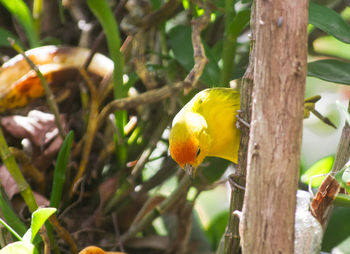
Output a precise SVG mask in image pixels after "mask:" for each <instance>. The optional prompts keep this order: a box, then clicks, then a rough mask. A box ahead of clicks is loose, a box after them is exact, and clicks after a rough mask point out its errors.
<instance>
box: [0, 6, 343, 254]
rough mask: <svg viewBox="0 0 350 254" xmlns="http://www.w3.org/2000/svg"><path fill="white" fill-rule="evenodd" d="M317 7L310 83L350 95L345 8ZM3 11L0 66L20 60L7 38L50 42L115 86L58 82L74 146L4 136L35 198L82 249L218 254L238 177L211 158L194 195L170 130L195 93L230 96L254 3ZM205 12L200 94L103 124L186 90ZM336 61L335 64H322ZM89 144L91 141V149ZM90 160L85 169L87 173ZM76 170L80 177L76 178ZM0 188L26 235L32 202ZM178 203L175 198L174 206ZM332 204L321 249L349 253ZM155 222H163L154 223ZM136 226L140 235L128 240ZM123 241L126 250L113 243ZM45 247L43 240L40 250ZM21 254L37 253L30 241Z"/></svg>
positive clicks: (63, 247) (324, 163)
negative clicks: (75, 51)
mask: <svg viewBox="0 0 350 254" xmlns="http://www.w3.org/2000/svg"><path fill="white" fill-rule="evenodd" d="M319 2H320V1H318V3H314V2H310V8H309V23H310V25H309V45H308V46H309V59H310V63H309V64H308V75H309V76H311V77H316V78H318V79H322V80H327V81H330V82H334V83H338V84H345V85H350V72H349V69H350V67H349V66H350V65H349V63H348V60H349V55H348V50H349V47H350V46H349V45H348V44H349V43H350V26H349V24H348V23H349V19H350V15H349V13H350V11H349V9H350V8H349V7H347V6H346V4H345V3H344V2H343V1H336V3H335V4H334V5H332V6H326V5H319ZM0 4H1V5H0V13H1V18H0V25H1V28H0V47H1V48H0V50H1V55H0V57H1V58H2V61H6V60H7V59H8V58H10V57H13V56H14V55H15V52H14V51H13V49H11V47H10V44H9V42H8V40H7V38H8V37H10V38H13V39H14V40H15V41H16V42H17V43H18V44H20V45H23V47H24V48H28V49H32V48H35V47H37V46H40V45H48V44H50V43H55V44H57V45H68V46H74V47H83V48H89V49H92V50H93V51H98V52H101V53H103V54H105V55H107V56H109V58H111V59H112V61H113V62H114V73H113V77H112V78H110V77H109V79H108V77H105V76H103V77H98V75H97V74H98V73H91V72H88V75H87V76H84V75H83V74H82V75H79V73H81V72H79V70H75V71H72V70H70V71H72V72H73V74H72V73H70V72H68V74H69V75H68V74H67V73H65V75H64V79H60V82H59V85H58V87H59V88H61V89H58V88H57V86H56V87H54V88H55V89H54V91H55V93H56V95H57V98H58V105H59V109H60V112H61V113H62V115H63V116H62V117H63V118H64V123H65V128H66V130H71V131H74V136H73V134H72V132H70V134H68V135H67V137H66V139H65V141H64V142H63V141H62V140H61V141H57V142H58V145H56V146H50V144H51V145H52V144H53V143H55V142H56V141H55V142H54V141H50V142H51V143H50V142H49V144H46V143H44V142H43V143H41V145H39V146H35V145H33V144H31V145H29V146H26V145H25V144H26V142H28V141H27V140H28V138H27V137H23V136H19V137H18V136H14V135H13V134H12V133H10V131H7V132H6V133H5V134H6V140H7V142H8V143H9V145H10V146H11V147H16V148H18V149H20V150H23V151H24V152H25V153H27V154H28V157H29V158H30V159H29V161H30V162H29V165H30V166H33V167H34V168H36V169H38V171H39V173H40V174H39V175H43V176H44V179H45V181H44V183H43V184H42V185H43V186H44V187H43V188H39V187H38V186H39V184H37V183H38V181H37V180H38V179H36V177H33V175H30V177H28V174H27V175H26V174H25V172H24V173H23V174H24V175H25V177H26V178H28V182H29V184H30V187H31V189H32V190H33V192H34V193H35V196H36V198H37V199H39V198H38V196H40V198H41V201H42V203H44V204H48V203H50V201H51V206H53V207H56V208H57V209H58V216H59V217H58V218H59V221H60V223H61V224H62V226H63V227H65V228H66V229H67V230H68V232H71V235H72V236H73V238H74V240H75V241H76V243H77V244H78V248H79V249H82V248H83V247H85V246H87V245H92V244H93V245H97V246H103V247H106V248H104V249H116V248H119V249H120V250H122V251H123V250H125V251H126V252H128V253H165V252H166V251H167V252H169V253H179V252H183V253H204V252H205V253H214V252H215V250H216V249H217V247H218V244H219V241H220V239H221V237H222V235H223V233H224V231H225V227H226V224H227V220H228V216H229V212H228V205H227V203H226V204H224V202H223V201H222V200H223V199H226V198H227V191H226V190H225V188H223V185H224V183H225V182H226V181H225V179H226V178H227V177H226V175H227V174H229V173H230V172H231V171H229V170H227V168H231V167H229V165H230V163H229V162H228V161H225V160H221V159H217V158H208V159H206V160H205V161H204V163H203V164H202V165H201V166H200V170H199V172H198V175H197V178H196V179H195V180H194V181H193V182H191V184H192V186H191V188H188V185H187V182H186V181H187V180H186V176H184V173H183V172H182V171H181V170H180V169H179V168H178V166H177V165H176V164H175V163H174V162H173V161H172V160H171V159H170V158H169V155H168V142H167V138H168V136H167V135H168V130H169V129H168V126H170V122H171V119H172V117H173V116H174V114H175V113H176V112H177V111H178V110H179V109H180V108H181V107H182V106H183V105H184V104H185V103H186V101H188V100H189V99H190V98H191V97H192V96H193V95H194V94H195V93H196V92H198V91H199V90H202V89H204V88H207V87H216V86H228V85H229V81H230V80H232V79H238V78H241V77H242V76H243V74H244V72H245V69H246V67H247V64H248V59H249V52H250V38H249V33H250V28H249V22H250V8H251V1H250V0H237V1H234V0H226V1H224V0H213V1H206V2H199V3H198V2H197V1H189V0H183V1H177V0H167V1H165V0H150V1H147V0H127V1H123V0H122V1H115V0H109V1H107V0H89V1H87V2H85V1H22V0H11V1H7V0H0ZM206 13H208V14H209V15H210V22H209V24H208V25H207V27H206V28H205V29H204V31H203V32H202V33H201V43H202V44H203V47H204V50H205V55H206V57H207V59H208V63H207V64H206V67H205V69H204V71H203V73H202V75H201V77H200V82H199V84H198V85H197V87H195V89H194V90H193V91H191V92H190V93H189V94H188V95H183V93H182V92H180V93H175V92H174V93H173V94H172V96H168V97H167V98H162V100H160V99H159V101H158V102H157V103H148V102H147V101H145V102H142V103H139V104H135V105H132V106H131V107H128V108H127V107H125V108H121V109H120V110H117V111H115V114H110V115H109V118H108V119H100V118H99V116H100V115H101V112H102V111H103V110H104V109H105V108H106V105H108V104H109V103H110V102H111V101H113V100H114V99H122V98H125V97H130V98H132V97H135V96H137V95H138V94H142V93H145V92H152V91H153V90H155V91H157V90H156V89H161V88H166V87H168V86H170V85H173V84H175V83H178V82H182V81H183V80H184V79H185V77H186V76H187V75H188V73H189V72H190V71H191V70H192V68H193V66H194V64H195V57H194V50H193V45H192V39H193V38H192V37H193V25H192V24H193V23H192V22H191V21H192V20H194V19H198V18H200V17H202V16H203V15H205V14H206ZM191 25H192V26H191ZM104 33H105V35H104ZM340 45H341V47H340ZM329 56H331V57H332V59H324V58H328V57H329ZM83 67H84V66H81V68H83ZM99 67H100V68H103V67H105V66H103V64H102V66H99ZM89 68H90V67H89ZM68 69H69V68H68ZM0 75H1V74H0ZM55 75H56V74H55ZM48 77H49V76H47V78H48ZM68 77H70V78H68ZM20 78H22V77H19V79H20ZM109 83H110V84H112V83H113V84H112V85H109V86H108V84H109ZM320 84H321V85H322V83H320ZM0 88H1V84H0ZM1 91H2V90H1V89H0V92H1ZM112 91H113V92H112ZM1 97H2V94H0V99H1ZM34 108H35V109H40V110H43V111H47V110H48V109H47V108H45V106H43V100H41V99H38V100H37V101H36V102H34V103H32V104H30V105H28V106H27V107H26V108H24V109H18V110H14V111H9V112H7V113H6V115H5V114H3V115H1V116H0V127H2V128H5V127H4V125H5V124H4V121H1V120H2V119H5V116H11V115H26V114H27V112H28V111H29V110H31V109H34ZM89 119H90V120H89ZM89 121H90V122H89ZM92 122H94V123H95V124H91V123H92ZM39 132H41V131H37V135H39ZM51 134H52V133H51ZM52 135H54V134H52ZM87 141H91V142H90V145H91V146H90V147H88V145H86V144H87V143H89V142H87ZM59 142H61V143H62V142H63V144H62V145H61V143H59ZM61 146H62V147H61ZM53 147H55V149H54V148H53ZM57 147H58V148H57ZM59 147H61V149H59ZM6 151H7V150H6ZM50 152H51V153H50ZM47 154H49V155H47ZM84 154H85V155H84ZM44 155H45V156H44ZM84 156H85V157H84ZM16 159H18V158H16ZM85 159H87V160H86V161H85V162H86V165H85V166H86V167H82V166H81V165H82V161H84V160H85ZM18 161H19V160H18ZM333 161H334V156H333V155H332V156H327V157H326V158H323V159H320V160H319V161H317V162H316V163H314V164H313V165H312V166H311V167H307V166H306V165H305V164H304V163H303V167H302V172H301V182H302V183H306V184H307V183H308V182H309V180H310V178H311V176H313V175H318V174H323V173H328V172H329V171H330V170H331V167H332V164H333ZM4 162H5V160H3V161H2V164H4ZM19 164H20V166H21V167H22V170H23V169H24V168H25V165H27V164H25V163H23V160H22V161H19ZM79 165H80V166H81V167H80V168H83V170H82V171H81V172H82V173H83V175H82V177H81V178H80V177H79V178H78V179H76V180H74V179H75V177H76V174H77V172H78V169H79ZM33 167H31V169H32V168H33ZM23 171H24V170H23ZM34 171H35V170H34ZM79 171H80V169H79ZM35 172H36V171H35ZM342 173H344V172H342ZM341 177H343V178H344V177H346V175H345V173H344V174H342V175H341ZM343 178H342V179H343ZM0 180H1V179H0ZM321 180H322V178H315V179H313V180H312V187H317V186H319V184H320V182H321ZM343 181H344V183H347V182H348V181H347V180H344V179H343ZM51 184H52V187H51ZM1 185H2V188H1V192H0V193H1V195H0V210H1V211H0V215H1V217H2V218H4V219H5V220H6V222H7V223H8V224H9V225H10V226H11V227H12V228H13V229H14V231H16V232H18V234H20V235H22V234H23V233H24V231H25V229H26V228H27V226H29V224H28V221H29V219H30V218H29V217H30V215H28V212H27V211H26V212H25V213H23V210H24V208H23V207H25V204H23V202H21V199H20V198H19V196H18V195H16V194H17V193H16V194H15V195H13V196H10V195H9V184H7V185H6V182H2V181H1ZM179 186H180V187H181V186H183V189H181V188H179ZM282 187H283V186H282ZM176 191H179V194H178V195H176V193H174V192H176ZM181 191H182V192H181ZM186 192H187V195H186V194H185V193H186ZM207 193H211V194H207ZM171 198H176V199H175V202H174V200H171ZM49 200H50V201H49ZM45 202H46V203H45ZM219 204H220V205H219ZM335 204H336V205H337V204H339V205H341V206H344V207H341V208H340V207H336V209H335V210H334V212H333V214H332V217H331V220H330V222H329V225H328V228H327V231H326V234H325V237H324V241H323V249H324V250H325V251H330V250H331V249H333V248H338V249H341V250H346V249H349V245H350V244H349V240H348V239H349V238H348V237H349V235H350V232H349V229H350V225H348V223H347V221H350V220H348V217H349V208H346V206H348V205H349V199H348V197H347V196H342V197H341V196H340V197H339V199H336V202H335ZM160 208H164V209H163V210H162V209H160ZM193 211H194V212H193ZM150 214H153V215H156V217H157V216H159V215H161V216H159V217H158V218H157V219H156V220H154V221H153V223H152V220H153V219H152V220H151V221H149V219H148V218H151V217H148V215H150ZM33 215H34V214H33ZM152 218H153V217H152ZM26 219H27V220H26ZM44 220H46V218H44V219H43V220H40V223H41V224H40V223H39V224H40V225H39V224H38V225H39V226H41V225H42V224H43V222H44ZM33 221H35V220H34V219H33V220H32V223H33ZM26 225H27V226H26ZM39 226H37V227H36V229H35V232H34V233H33V235H32V236H31V237H30V240H33V239H34V238H33V237H34V235H35V234H36V233H37V231H38V227H39ZM33 227H34V226H33V225H32V228H33ZM57 227H58V226H57V225H55V227H54V228H56V230H55V232H54V235H53V236H52V235H51V233H52V228H51V226H50V225H48V224H46V228H47V231H48V233H49V237H50V242H51V244H52V248H53V249H54V250H55V253H70V251H69V250H68V249H69V248H70V249H72V243H70V242H69V240H67V238H64V237H63V236H64V234H63V236H62V234H59V233H57V232H56V231H57ZM138 227H139V228H140V230H138V231H137V232H136V233H135V234H133V235H131V236H128V234H129V233H130V232H132V231H133V230H134V229H135V228H138ZM118 236H121V239H124V241H123V243H120V242H116V239H117V241H119V240H118V239H119V238H118ZM126 236H128V237H126ZM62 237H63V238H62ZM37 239H38V238H37ZM62 239H64V241H63V240H62ZM126 240H128V241H126ZM10 242H12V239H11V238H10V237H8V236H7V238H6V237H4V236H2V237H1V241H0V243H1V244H2V246H1V247H4V246H5V245H6V244H8V245H7V247H6V248H12V247H13V246H14V245H18V242H16V243H12V244H9V243H10ZM28 244H29V245H28ZM43 245H44V244H43V241H42V240H40V239H39V240H38V243H37V244H36V248H38V249H42V248H43ZM21 247H23V248H29V249H31V248H32V249H33V245H32V244H31V243H30V241H29V243H26V244H24V245H23V246H21ZM6 248H5V249H6ZM1 253H2V252H1ZM4 253H5V252H4ZM6 253H9V252H6ZM23 253H24V252H23ZM344 253H346V251H345V252H344Z"/></svg>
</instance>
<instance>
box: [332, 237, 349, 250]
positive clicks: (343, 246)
mask: <svg viewBox="0 0 350 254" xmlns="http://www.w3.org/2000/svg"><path fill="white" fill-rule="evenodd" d="M332 253H338V254H346V253H350V236H349V237H348V238H346V239H345V240H344V241H342V242H341V243H340V244H338V245H337V246H335V247H334V248H333V249H332Z"/></svg>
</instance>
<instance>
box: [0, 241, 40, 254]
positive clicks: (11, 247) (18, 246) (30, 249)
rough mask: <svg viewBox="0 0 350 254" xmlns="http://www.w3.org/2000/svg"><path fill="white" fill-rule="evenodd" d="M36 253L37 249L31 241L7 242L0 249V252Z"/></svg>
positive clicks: (5, 253)
mask: <svg viewBox="0 0 350 254" xmlns="http://www.w3.org/2000/svg"><path fill="white" fill-rule="evenodd" d="M17 253H18V254H19V253H20V254H38V253H39V252H38V250H37V249H36V248H35V246H34V245H33V244H31V243H27V242H23V241H20V242H14V243H11V244H8V245H7V246H6V247H5V248H3V249H1V250H0V254H17Z"/></svg>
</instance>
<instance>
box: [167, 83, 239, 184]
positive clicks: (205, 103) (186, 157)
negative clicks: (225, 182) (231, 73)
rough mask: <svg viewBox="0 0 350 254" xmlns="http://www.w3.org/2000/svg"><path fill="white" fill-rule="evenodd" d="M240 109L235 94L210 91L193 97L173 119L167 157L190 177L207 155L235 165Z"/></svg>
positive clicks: (227, 90)
mask: <svg viewBox="0 0 350 254" xmlns="http://www.w3.org/2000/svg"><path fill="white" fill-rule="evenodd" d="M239 107H240V95H239V92H238V91H236V90H234V89H231V88H211V89H206V90H203V91H201V92H199V93H198V94H196V95H195V96H194V97H193V98H192V100H190V101H189V102H188V103H187V104H186V105H185V106H184V107H183V108H182V109H181V110H180V112H179V113H178V114H177V115H176V116H175V118H174V120H173V124H172V129H171V131H170V136H169V150H170V154H171V156H172V158H173V159H174V160H175V161H176V162H177V163H178V164H179V165H180V166H181V167H182V168H184V169H185V170H186V171H187V172H188V174H189V175H190V176H191V177H194V175H195V173H196V169H197V167H198V165H199V164H201V163H202V161H203V160H204V158H205V157H207V156H214V157H220V158H224V159H226V160H229V161H232V162H234V163H237V157H238V148H239V140H240V138H239V137H240V132H239V130H238V129H237V126H236V122H237V117H236V116H237V114H238V113H237V110H239Z"/></svg>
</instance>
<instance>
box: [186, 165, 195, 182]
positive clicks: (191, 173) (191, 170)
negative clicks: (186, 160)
mask: <svg viewBox="0 0 350 254" xmlns="http://www.w3.org/2000/svg"><path fill="white" fill-rule="evenodd" d="M184 169H185V171H186V172H187V174H188V175H189V176H190V177H191V179H192V180H193V179H194V176H195V174H196V168H195V167H194V166H193V165H191V164H186V165H185V167H184Z"/></svg>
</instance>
